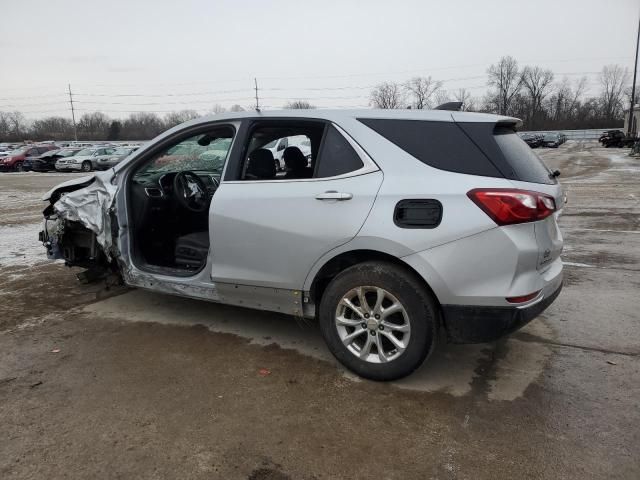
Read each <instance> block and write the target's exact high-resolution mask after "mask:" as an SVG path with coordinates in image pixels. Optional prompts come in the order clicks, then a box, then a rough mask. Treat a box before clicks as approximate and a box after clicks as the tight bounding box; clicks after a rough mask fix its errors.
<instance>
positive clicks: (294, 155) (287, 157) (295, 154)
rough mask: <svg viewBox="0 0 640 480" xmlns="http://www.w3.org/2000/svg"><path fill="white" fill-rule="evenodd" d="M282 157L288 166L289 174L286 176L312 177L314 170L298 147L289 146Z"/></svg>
mask: <svg viewBox="0 0 640 480" xmlns="http://www.w3.org/2000/svg"><path fill="white" fill-rule="evenodd" d="M282 159H283V160H284V164H285V166H286V167H287V174H286V175H285V176H284V178H311V177H312V176H313V170H312V169H310V168H309V167H308V166H307V165H308V163H309V162H308V160H307V157H305V156H304V154H303V153H302V152H301V151H300V149H299V148H298V147H287V148H285V149H284V152H282Z"/></svg>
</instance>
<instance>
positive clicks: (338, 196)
mask: <svg viewBox="0 0 640 480" xmlns="http://www.w3.org/2000/svg"><path fill="white" fill-rule="evenodd" d="M352 198H353V194H351V193H344V192H336V191H335V190H329V191H327V192H324V193H319V194H318V195H316V200H351V199H352Z"/></svg>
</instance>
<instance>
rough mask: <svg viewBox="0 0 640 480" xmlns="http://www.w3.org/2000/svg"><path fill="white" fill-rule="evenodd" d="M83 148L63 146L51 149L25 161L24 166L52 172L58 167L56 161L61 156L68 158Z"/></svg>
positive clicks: (38, 170)
mask: <svg viewBox="0 0 640 480" xmlns="http://www.w3.org/2000/svg"><path fill="white" fill-rule="evenodd" d="M80 150H82V149H81V148H61V149H58V150H49V151H48V152H44V153H43V154H41V155H39V156H37V157H32V158H29V159H27V160H25V161H24V164H23V165H22V168H23V169H24V170H25V171H30V170H31V171H34V172H50V171H52V170H55V169H56V162H57V161H58V160H59V159H61V158H68V157H72V156H74V155H75V154H76V153H78V152H79V151H80Z"/></svg>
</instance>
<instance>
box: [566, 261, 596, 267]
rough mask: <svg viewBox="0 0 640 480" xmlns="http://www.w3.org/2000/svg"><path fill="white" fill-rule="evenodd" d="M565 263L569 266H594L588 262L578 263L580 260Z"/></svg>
mask: <svg viewBox="0 0 640 480" xmlns="http://www.w3.org/2000/svg"><path fill="white" fill-rule="evenodd" d="M562 264H563V265H567V266H569V267H593V266H594V265H589V264H587V263H578V262H565V261H563V262H562Z"/></svg>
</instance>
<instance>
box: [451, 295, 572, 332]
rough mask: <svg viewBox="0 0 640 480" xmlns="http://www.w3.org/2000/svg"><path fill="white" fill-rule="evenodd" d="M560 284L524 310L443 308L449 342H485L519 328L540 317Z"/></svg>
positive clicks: (508, 308) (464, 306)
mask: <svg viewBox="0 0 640 480" xmlns="http://www.w3.org/2000/svg"><path fill="white" fill-rule="evenodd" d="M561 290H562V283H560V285H559V286H558V287H557V288H556V289H555V291H553V292H551V293H550V294H549V295H545V296H544V297H543V298H542V299H541V300H539V301H538V302H536V303H534V304H532V305H530V306H524V307H490V306H472V305H442V313H443V316H444V324H445V329H446V331H447V337H448V340H449V342H451V343H484V342H491V341H493V340H497V339H498V338H500V337H503V336H505V335H508V334H510V333H512V332H515V331H516V330H518V329H520V328H522V327H523V326H525V325H526V324H527V323H529V322H530V321H531V320H533V319H534V318H536V317H537V316H538V315H540V314H541V313H542V312H543V311H544V310H546V309H547V307H548V306H549V305H551V304H552V303H553V302H554V300H555V299H556V298H557V297H558V295H559V294H560V291H561Z"/></svg>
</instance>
